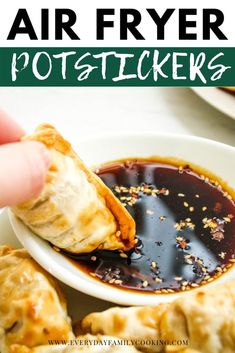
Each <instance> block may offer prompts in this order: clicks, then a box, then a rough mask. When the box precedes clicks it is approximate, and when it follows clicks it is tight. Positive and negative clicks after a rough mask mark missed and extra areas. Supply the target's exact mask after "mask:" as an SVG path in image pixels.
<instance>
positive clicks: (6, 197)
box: [0, 111, 50, 208]
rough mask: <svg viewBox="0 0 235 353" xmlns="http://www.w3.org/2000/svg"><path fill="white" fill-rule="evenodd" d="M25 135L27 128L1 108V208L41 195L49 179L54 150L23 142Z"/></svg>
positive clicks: (37, 143) (30, 142)
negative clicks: (46, 180)
mask: <svg viewBox="0 0 235 353" xmlns="http://www.w3.org/2000/svg"><path fill="white" fill-rule="evenodd" d="M23 135H24V131H23V129H22V128H21V127H20V126H19V125H18V124H17V123H16V122H14V121H13V120H12V119H10V118H9V117H8V116H7V114H6V113H5V112H3V111H0V208H1V207H5V206H13V205H16V204H19V203H21V202H23V201H26V200H29V199H31V198H33V197H36V196H38V194H39V193H40V192H41V190H42V188H43V186H44V183H45V179H46V174H47V171H48V167H49V164H50V154H49V152H48V150H47V149H46V147H45V146H44V145H43V144H41V143H39V142H36V141H35V142H34V141H25V142H20V139H21V137H22V136H23Z"/></svg>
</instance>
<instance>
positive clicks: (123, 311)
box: [81, 304, 167, 352]
mask: <svg viewBox="0 0 235 353" xmlns="http://www.w3.org/2000/svg"><path fill="white" fill-rule="evenodd" d="M166 308H167V304H166V305H165V304H164V305H161V306H159V307H130V308H119V307H114V308H111V309H108V310H106V311H104V312H101V313H93V314H90V315H88V316H86V317H85V318H84V319H83V320H82V322H81V329H82V330H83V332H90V333H92V334H103V335H111V336H116V337H120V338H122V339H130V340H136V341H138V342H140V341H141V340H159V339H160V338H161V333H160V320H161V317H162V314H163V312H164V311H165V310H166ZM137 348H139V349H141V350H143V351H144V352H162V346H161V345H159V346H157V345H156V346H154V347H153V346H151V345H146V346H142V345H140V346H138V344H137Z"/></svg>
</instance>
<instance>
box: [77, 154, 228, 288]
mask: <svg viewBox="0 0 235 353" xmlns="http://www.w3.org/2000/svg"><path fill="white" fill-rule="evenodd" d="M195 170H196V169H195ZM195 170H194V171H193V170H192V169H191V168H190V166H188V165H182V166H179V165H178V166H177V165H172V164H168V163H164V162H157V161H151V160H146V161H144V160H128V161H126V162H114V163H112V164H107V165H103V166H102V167H101V168H100V169H99V170H97V174H98V175H99V176H100V178H101V179H102V180H103V181H104V183H105V184H106V185H107V186H108V187H109V188H110V189H111V190H112V191H113V192H114V194H115V195H116V196H117V197H118V198H119V200H121V202H122V203H123V205H124V206H125V207H126V208H127V209H128V211H129V212H130V214H131V215H132V216H133V218H134V220H135V222H136V230H137V232H136V237H137V240H136V242H137V241H138V242H137V243H136V247H135V249H132V250H131V251H130V252H129V253H120V252H118V251H117V252H113V251H112V252H109V251H96V252H94V253H92V254H87V255H75V256H74V255H71V254H70V258H71V257H72V258H73V259H74V260H76V264H77V265H78V266H79V268H80V269H82V270H84V271H85V272H87V273H89V274H91V275H92V276H94V277H96V278H97V279H99V280H101V281H103V282H106V283H109V284H111V285H116V286H119V287H121V288H124V289H129V290H130V289H131V290H138V291H144V292H155V293H173V292H177V291H185V290H189V289H192V288H194V287H198V286H199V285H203V284H206V283H208V282H211V281H213V280H214V279H215V278H217V277H219V276H220V275H221V274H223V273H224V272H226V271H227V270H228V268H230V267H231V266H232V265H233V263H234V262H235V260H234V258H235V253H234V249H235V217H234V216H235V203H234V201H233V199H232V197H231V196H230V195H229V194H228V192H226V190H223V188H222V187H221V185H220V184H219V182H218V181H215V180H211V178H210V177H207V176H205V175H201V174H199V173H197V172H196V171H195Z"/></svg>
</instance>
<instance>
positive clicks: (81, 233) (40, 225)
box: [12, 125, 135, 253]
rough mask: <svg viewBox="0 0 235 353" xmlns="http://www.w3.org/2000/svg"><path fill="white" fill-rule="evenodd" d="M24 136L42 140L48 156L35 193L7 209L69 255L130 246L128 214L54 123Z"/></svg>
mask: <svg viewBox="0 0 235 353" xmlns="http://www.w3.org/2000/svg"><path fill="white" fill-rule="evenodd" d="M26 140H35V141H39V142H41V143H43V144H44V145H45V146H46V147H47V148H48V149H49V151H50V152H51V155H52V164H51V166H50V169H49V172H48V176H47V181H46V185H45V187H44V189H43V191H42V192H41V194H40V195H39V197H37V198H35V199H33V200H29V201H28V202H24V203H22V204H21V205H18V206H17V207H13V208H12V210H13V212H14V213H15V214H16V215H17V216H18V217H19V218H20V219H21V220H22V221H23V222H24V223H25V224H26V225H27V226H28V227H29V228H30V229H31V230H32V231H33V232H34V233H36V234H37V235H39V236H40V237H42V238H44V239H46V240H48V241H49V242H51V243H52V244H53V245H55V246H57V247H59V248H62V249H65V250H66V251H68V252H72V253H89V252H91V251H93V250H96V249H105V250H123V251H126V250H129V249H131V248H132V247H134V242H135V222H134V220H133V218H132V217H131V215H130V214H129V213H128V211H127V210H126V209H125V207H124V206H123V205H122V204H121V202H120V201H119V200H118V199H117V198H116V197H115V196H114V194H113V193H112V192H111V191H110V190H109V188H108V187H107V186H106V185H105V184H104V183H103V182H102V180H101V179H100V178H99V177H98V176H97V175H96V174H95V173H93V172H92V171H91V170H89V169H88V168H87V167H86V166H85V165H84V163H83V162H82V161H81V159H80V158H79V157H78V156H77V154H76V153H75V152H74V151H73V149H72V147H71V145H70V143H69V142H68V141H66V140H65V139H64V138H63V137H62V136H61V135H60V134H59V133H58V132H57V130H56V129H55V128H54V127H52V126H50V125H41V126H39V127H38V129H37V130H36V131H35V133H34V134H33V135H32V136H28V137H26Z"/></svg>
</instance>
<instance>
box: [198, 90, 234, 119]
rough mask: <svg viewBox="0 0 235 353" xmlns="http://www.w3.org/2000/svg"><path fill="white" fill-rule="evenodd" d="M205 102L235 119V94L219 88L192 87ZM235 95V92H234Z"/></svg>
mask: <svg viewBox="0 0 235 353" xmlns="http://www.w3.org/2000/svg"><path fill="white" fill-rule="evenodd" d="M191 88H192V90H193V91H194V92H195V93H196V94H197V95H198V96H199V97H201V98H202V99H203V100H204V101H206V102H207V103H209V104H210V105H212V106H213V107H214V108H216V109H218V110H220V111H221V112H222V113H224V114H226V115H229V116H230V117H231V118H233V119H235V94H232V93H230V92H229V91H225V90H223V89H220V88H218V87H191ZM234 93H235V92H234Z"/></svg>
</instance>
